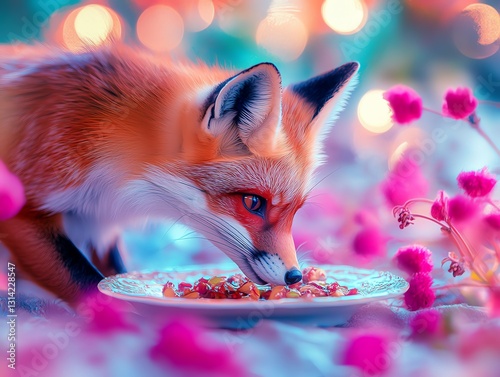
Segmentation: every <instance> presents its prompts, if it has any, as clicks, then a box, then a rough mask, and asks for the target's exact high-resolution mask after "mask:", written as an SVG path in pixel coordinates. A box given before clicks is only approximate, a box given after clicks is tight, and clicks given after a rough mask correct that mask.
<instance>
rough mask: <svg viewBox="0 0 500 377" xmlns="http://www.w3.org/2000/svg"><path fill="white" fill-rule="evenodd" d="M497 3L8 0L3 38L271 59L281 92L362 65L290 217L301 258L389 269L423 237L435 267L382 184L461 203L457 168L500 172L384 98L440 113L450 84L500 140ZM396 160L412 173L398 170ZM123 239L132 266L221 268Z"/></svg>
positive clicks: (180, 231) (432, 235)
mask: <svg viewBox="0 0 500 377" xmlns="http://www.w3.org/2000/svg"><path fill="white" fill-rule="evenodd" d="M499 7H500V5H499V3H498V1H483V2H478V1H473V0H387V1H386V0H272V1H271V0H259V1H250V0H182V1H174V0H130V1H122V0H108V1H98V0H95V1H75V0H4V1H2V3H1V5H0V10H1V12H0V42H1V43H4V44H19V46H18V47H17V48H19V49H23V48H24V47H22V46H21V44H34V43H48V44H53V45H57V46H60V47H61V48H63V49H68V50H70V51H78V50H80V49H82V48H83V47H85V46H86V45H100V44H102V43H107V42H105V41H106V39H108V38H110V37H111V38H113V39H114V40H120V41H123V42H124V43H126V44H129V45H131V46H137V47H138V48H142V49H146V50H149V51H151V52H152V53H155V54H158V55H160V56H162V55H164V56H166V57H167V56H170V57H173V58H174V59H178V60H185V59H190V60H194V61H196V60H201V61H205V62H207V63H209V64H220V65H222V66H226V67H231V68H235V69H245V68H247V67H249V66H251V65H253V64H256V63H259V62H262V61H271V62H273V63H274V64H276V66H277V67H278V68H279V70H280V71H281V73H282V76H283V83H284V85H288V84H290V83H292V82H297V81H301V80H304V79H306V78H309V77H311V76H313V75H316V74H319V73H322V72H324V71H327V70H330V69H333V68H335V67H336V66H338V65H340V64H342V63H345V62H347V61H351V60H356V61H359V62H360V63H361V67H362V68H361V71H360V76H359V84H358V86H357V89H356V90H355V91H354V93H353V94H352V96H351V98H350V101H349V103H348V105H347V107H346V109H345V110H344V111H343V112H342V113H341V115H340V117H339V119H338V121H337V123H336V126H335V127H334V128H333V129H332V132H331V134H330V137H329V138H328V140H327V141H326V151H327V154H328V161H327V163H326V164H325V165H324V166H323V167H321V168H320V170H319V171H318V175H317V178H318V181H319V184H318V186H317V188H316V190H315V191H314V192H313V195H312V198H311V200H310V203H308V204H307V205H306V206H305V207H304V208H303V209H301V210H300V211H299V213H298V214H297V216H296V221H295V224H294V237H295V241H296V245H297V247H299V254H300V258H301V259H302V260H303V261H304V262H307V263H310V264H319V263H347V264H353V265H365V266H366V265H368V266H385V267H387V264H388V258H386V257H387V256H391V255H392V254H394V252H395V251H396V250H397V248H398V247H400V246H401V245H403V244H407V243H413V242H416V241H417V240H418V241H419V242H421V243H424V244H426V245H428V246H429V247H432V248H433V250H438V251H436V252H437V256H436V265H439V261H440V260H441V259H442V257H443V255H444V254H443V253H441V254H439V248H440V244H439V242H440V240H441V237H440V231H439V229H438V227H435V226H432V224H430V225H426V224H418V226H415V227H414V228H412V232H401V231H400V230H399V229H398V227H397V223H396V221H395V220H394V219H393V217H392V213H391V208H392V206H393V205H394V204H401V203H398V200H400V199H398V198H397V194H398V193H397V192H396V193H394V192H392V193H390V192H389V193H388V190H387V182H388V181H389V182H398V183H399V184H400V186H402V187H406V188H405V190H407V191H411V194H412V195H416V196H423V197H428V198H431V199H433V198H434V197H435V195H436V192H437V190H438V189H445V190H447V191H449V192H450V193H451V194H453V193H455V192H456V191H457V189H456V183H455V177H456V176H457V174H458V173H459V172H460V171H462V170H477V169H480V168H482V167H483V166H488V167H489V168H490V170H491V171H493V172H496V173H499V168H500V164H499V159H498V156H496V155H495V153H494V152H493V150H491V148H489V146H488V145H487V144H486V143H485V141H484V140H483V139H481V138H480V137H479V135H478V134H477V133H476V132H475V131H474V130H473V129H472V128H471V127H470V126H468V125H467V124H466V123H465V122H459V121H451V120H449V119H445V118H442V117H440V116H439V115H436V114H433V113H431V112H426V113H424V116H423V118H422V119H421V120H419V121H418V122H416V123H415V124H412V125H410V126H405V127H401V126H398V125H394V124H393V122H392V121H391V114H390V111H389V108H388V106H387V103H386V102H385V101H384V100H383V98H382V93H383V92H384V91H385V90H387V89H388V88H390V87H391V86H393V85H395V84H398V83H402V84H405V85H408V86H411V87H413V88H414V89H415V90H417V91H418V92H419V93H420V95H421V96H422V97H423V100H424V106H425V107H426V108H429V109H431V110H435V111H440V109H441V105H442V98H443V95H444V93H445V91H446V90H447V89H448V88H454V87H457V86H468V87H470V88H471V89H472V90H473V92H474V94H475V95H476V96H477V98H478V99H480V100H483V101H485V102H483V103H481V104H480V106H479V109H478V114H479V116H480V117H481V118H482V127H483V129H484V130H485V132H486V133H488V134H489V135H490V137H491V138H492V139H493V140H494V141H496V142H497V143H498V142H499V141H500V140H499V139H500V130H499V127H498V119H499V118H498V114H499V109H498V107H497V106H496V105H495V101H497V102H498V101H500V53H498V49H499V47H500V39H499V37H500V16H499V13H498V11H499ZM403 157H405V158H406V160H405V161H407V167H409V168H408V169H406V170H405V169H403V171H406V173H401V169H399V173H397V172H396V170H398V169H396V167H397V166H398V164H400V165H401V161H403V160H402V158H403ZM408 161H409V162H408ZM403 168H404V166H403ZM395 172H396V173H395ZM391 180H392V181H391ZM384 187H385V188H384ZM396 191H397V190H396ZM403 196H404V195H403ZM124 241H125V244H126V247H127V248H128V249H129V251H130V253H129V257H128V258H129V261H128V262H129V265H130V267H131V269H148V268H155V269H159V268H163V267H169V266H177V265H182V264H192V263H222V262H227V261H228V259H227V258H226V257H225V256H224V255H223V254H222V253H221V252H219V251H217V250H216V249H215V248H213V247H212V246H211V245H209V244H207V243H205V242H204V241H203V240H201V239H200V238H198V237H197V236H196V235H193V234H192V233H191V232H190V231H189V230H186V229H185V228H183V227H181V226H179V225H176V224H158V225H154V226H151V227H149V228H147V229H142V230H140V231H130V232H128V233H127V234H126V235H125V236H124ZM353 251H354V253H353Z"/></svg>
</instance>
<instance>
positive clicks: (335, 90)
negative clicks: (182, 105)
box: [157, 62, 358, 285]
mask: <svg viewBox="0 0 500 377" xmlns="http://www.w3.org/2000/svg"><path fill="white" fill-rule="evenodd" d="M357 70H358V63H356V62H351V63H347V64H344V65H342V66H340V67H338V68H336V69H334V70H332V71H330V72H327V73H324V74H322V75H320V76H317V77H314V78H311V79H309V80H307V81H304V82H301V83H298V84H295V85H290V86H288V87H286V88H282V86H281V76H280V73H279V72H278V70H277V68H276V67H275V66H274V65H273V64H270V63H262V64H258V65H255V66H253V67H251V68H249V69H247V70H245V71H242V72H240V73H238V74H236V75H234V76H232V77H230V78H228V79H226V80H224V81H222V82H220V83H219V84H218V85H213V86H211V87H210V88H209V89H208V90H204V91H203V92H202V93H201V94H200V93H198V94H199V95H198V102H197V103H196V104H195V105H196V106H195V105H194V104H193V105H191V106H192V107H188V108H187V110H186V109H185V110H184V111H183V112H182V113H183V116H182V119H181V121H180V123H181V124H182V128H183V137H182V147H181V150H182V154H183V158H182V159H181V161H183V162H182V163H180V164H177V165H176V167H174V168H172V167H170V168H169V170H170V173H171V174H172V176H173V177H175V182H169V183H168V182H165V179H164V178H163V179H164V182H163V184H161V185H162V186H169V187H170V191H172V188H174V190H175V191H177V193H175V194H172V197H171V198H169V199H168V200H169V201H170V202H174V203H175V204H174V206H177V207H178V208H177V209H178V210H179V211H180V212H181V216H180V218H179V220H180V221H182V222H184V223H186V224H187V225H189V226H191V227H192V228H194V229H195V230H197V231H198V232H200V233H201V234H203V235H204V236H205V237H206V238H207V239H208V240H209V241H211V242H212V243H213V244H214V245H215V246H217V247H218V248H219V249H221V250H222V251H224V252H225V253H226V254H227V255H228V256H229V257H230V258H231V259H232V260H233V261H234V262H236V263H237V264H238V266H239V267H240V268H241V270H242V271H243V272H244V273H245V274H246V275H247V276H248V277H249V278H251V279H252V280H253V281H255V282H256V283H260V284H264V283H273V284H281V285H283V284H293V283H295V282H298V281H300V280H301V279H302V274H301V272H300V270H299V264H298V261H297V255H296V249H295V245H294V241H293V238H292V233H291V229H292V222H293V218H294V215H295V213H296V212H297V210H298V209H299V208H300V207H301V206H302V205H303V204H304V202H305V201H306V199H307V196H308V194H309V191H310V190H311V188H312V178H313V173H314V171H315V169H316V167H317V166H318V165H319V164H320V163H321V162H322V141H323V138H324V137H325V135H326V134H327V131H328V128H329V127H328V126H329V125H331V123H332V120H333V118H334V117H335V116H336V113H337V112H338V111H339V109H340V108H341V107H342V106H343V102H344V101H345V99H346V97H347V96H348V93H349V90H350V88H351V87H352V86H353V82H354V81H355V80H353V78H354V77H355V73H356V72H357ZM191 102H193V101H191ZM194 102H196V101H194ZM172 170H175V171H172ZM179 177H182V182H181V181H180V180H179V179H178V178H179ZM157 181H158V182H159V181H160V180H159V179H158V180H157Z"/></svg>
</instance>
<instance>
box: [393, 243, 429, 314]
mask: <svg viewBox="0 0 500 377" xmlns="http://www.w3.org/2000/svg"><path fill="white" fill-rule="evenodd" d="M393 261H394V263H395V264H396V266H397V267H398V268H399V269H400V270H402V271H404V272H406V273H407V274H408V275H409V278H408V282H409V284H410V288H409V289H408V290H407V291H406V292H405V295H404V301H405V304H406V307H407V308H408V309H409V310H418V309H422V308H428V307H430V306H432V304H433V303H434V300H435V299H436V295H435V293H434V290H433V289H432V283H433V279H432V276H431V274H430V273H431V272H432V268H433V263H432V260H431V252H430V250H428V249H427V248H425V247H423V246H419V245H411V246H405V247H402V248H400V249H399V250H398V251H397V253H396V254H395V255H394V258H393Z"/></svg>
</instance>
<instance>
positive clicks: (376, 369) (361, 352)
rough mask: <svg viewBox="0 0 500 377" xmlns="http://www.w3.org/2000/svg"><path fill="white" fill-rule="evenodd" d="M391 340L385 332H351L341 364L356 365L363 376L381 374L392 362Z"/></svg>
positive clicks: (386, 370)
mask: <svg viewBox="0 0 500 377" xmlns="http://www.w3.org/2000/svg"><path fill="white" fill-rule="evenodd" d="M392 342H393V337H392V336H391V334H387V333H379V332H372V333H362V334H357V333H356V334H353V335H351V336H350V338H349V339H348V343H347V344H346V348H345V351H344V355H343V357H344V359H343V364H344V365H352V366H354V367H357V368H358V369H360V370H361V371H362V372H363V375H364V376H380V375H383V374H385V373H387V372H388V371H389V369H390V367H391V365H393V364H394V363H393V361H392V360H391V349H390V345H391V343H392Z"/></svg>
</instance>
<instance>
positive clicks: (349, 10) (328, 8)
mask: <svg viewBox="0 0 500 377" xmlns="http://www.w3.org/2000/svg"><path fill="white" fill-rule="evenodd" d="M321 14H322V15H323V19H324V20H325V22H326V24H327V25H328V26H329V27H330V28H331V29H332V30H334V31H336V32H337V33H339V34H354V33H356V32H358V31H359V30H361V29H362V28H363V26H364V25H365V23H366V20H367V18H368V10H367V7H366V5H365V3H364V2H363V1H361V0H325V2H324V3H323V6H322V8H321Z"/></svg>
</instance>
